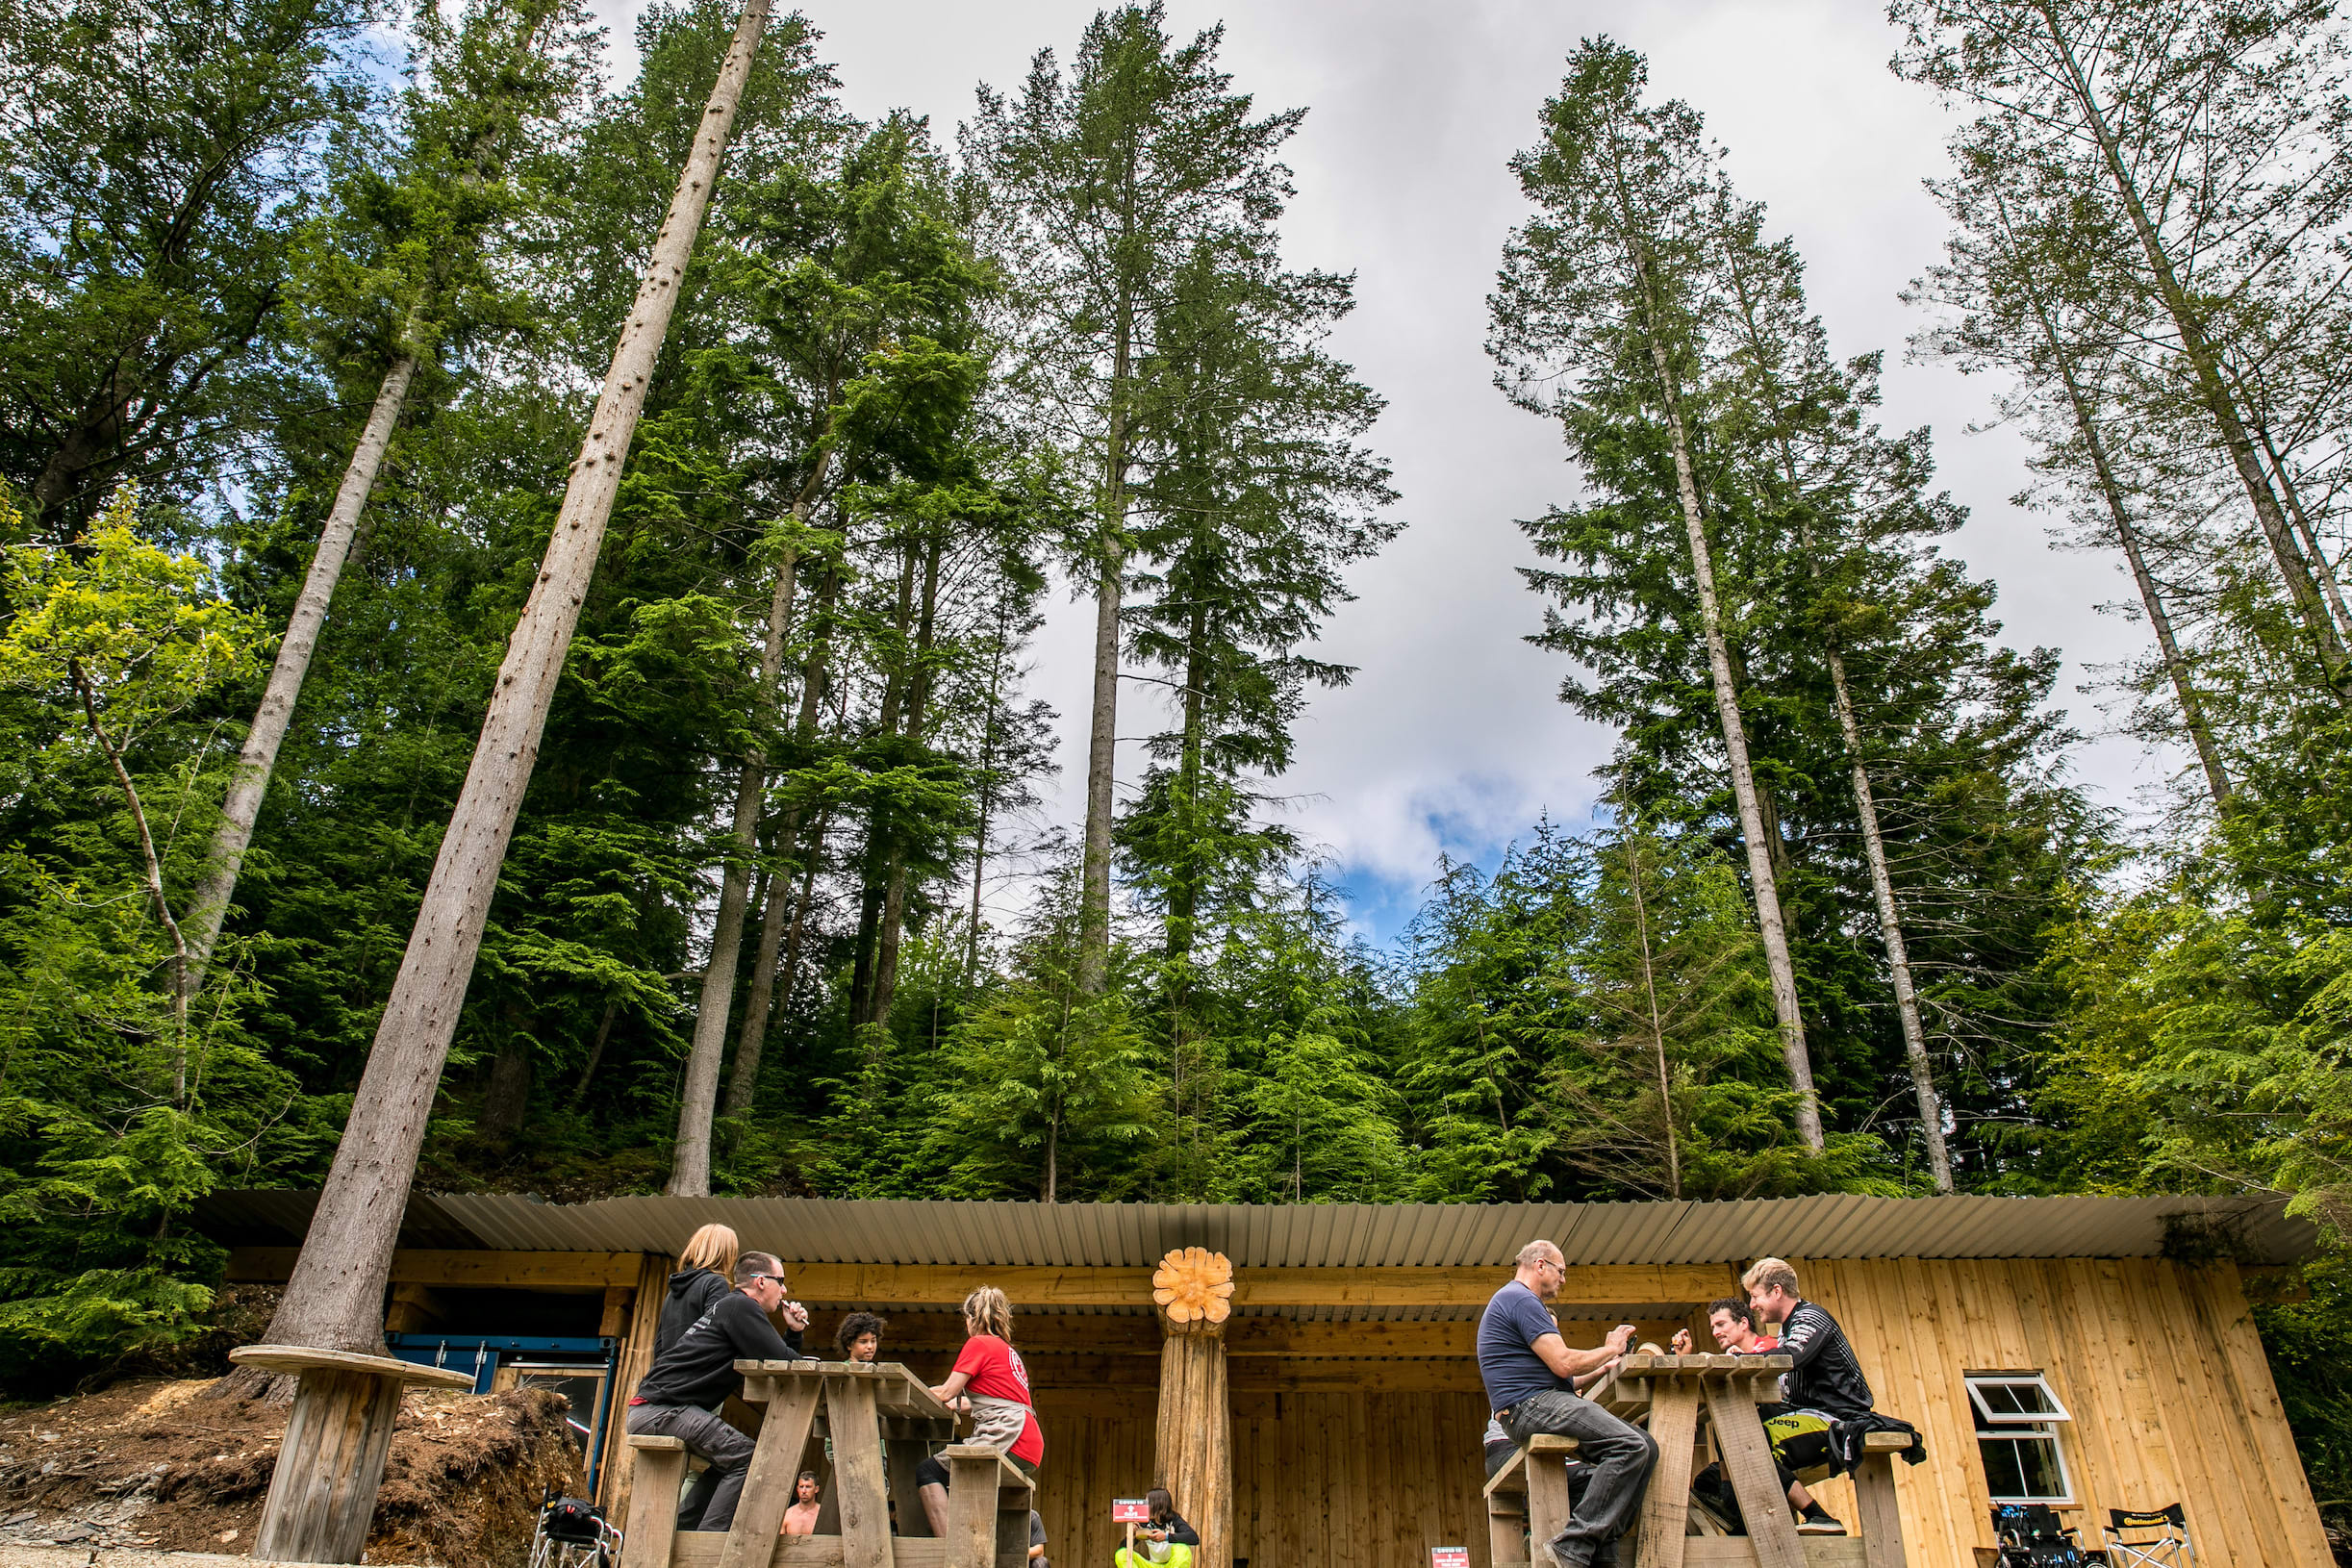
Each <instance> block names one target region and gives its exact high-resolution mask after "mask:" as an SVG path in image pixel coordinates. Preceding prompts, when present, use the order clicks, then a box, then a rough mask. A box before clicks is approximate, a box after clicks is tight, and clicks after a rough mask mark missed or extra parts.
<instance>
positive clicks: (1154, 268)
mask: <svg viewBox="0 0 2352 1568" xmlns="http://www.w3.org/2000/svg"><path fill="white" fill-rule="evenodd" d="M1222 41H1223V30H1222V29H1221V28H1211V29H1208V30H1207V31H1205V32H1202V33H1201V34H1200V35H1198V36H1197V37H1195V38H1193V40H1192V41H1191V42H1190V43H1186V44H1178V43H1176V42H1175V41H1174V40H1173V39H1171V38H1169V36H1168V34H1167V31H1166V13H1165V9H1164V7H1163V6H1162V5H1160V4H1159V3H1158V0H1152V3H1151V4H1148V5H1127V6H1123V7H1121V8H1119V9H1117V10H1115V11H1103V12H1098V13H1096V15H1095V17H1094V20H1093V21H1091V22H1090V23H1088V24H1087V27H1086V30H1085V32H1084V34H1083V35H1082V36H1081V37H1080V38H1079V41H1078V48H1077V53H1076V55H1075V59H1074V60H1073V62H1072V66H1071V70H1070V72H1069V75H1068V77H1067V78H1065V77H1064V75H1063V73H1062V71H1061V69H1060V67H1059V66H1058V65H1057V64H1056V63H1055V61H1054V58H1053V56H1052V53H1051V52H1050V51H1040V52H1039V54H1038V55H1037V57H1036V58H1035V60H1034V61H1033V62H1032V63H1031V65H1030V68H1029V75H1028V80H1027V81H1026V82H1025V83H1024V86H1023V89H1022V92H1021V96H1020V97H1019V99H1018V100H1008V99H1007V98H1005V97H1004V96H1003V95H1001V94H999V93H997V92H995V91H992V90H990V89H982V90H981V94H980V111H979V114H978V116H977V118H976V119H975V120H974V123H973V124H972V125H971V126H970V127H969V128H968V129H967V132H966V141H965V148H964V151H965V158H966V161H967V163H968V164H970V165H971V166H972V168H973V169H974V172H975V173H976V174H977V175H978V176H979V178H980V180H981V181H982V183H983V184H984V187H985V189H986V190H987V193H988V198H989V205H988V208H987V216H988V223H987V228H986V234H987V237H988V243H989V246H990V249H991V250H992V252H993V253H998V254H1000V255H1001V256H1002V258H1003V264H1004V268H1005V271H1006V274H1007V276H1008V277H1010V278H1014V279H1017V280H1019V285H1020V287H1019V292H1018V295H1017V298H1016V301H1015V304H1016V306H1017V308H1018V310H1019V312H1020V317H1019V318H1020V320H1021V321H1022V323H1023V326H1022V330H1021V332H1020V334H1019V337H1018V340H1017V342H1016V344H1015V359H1016V361H1017V363H1016V364H1015V365H1014V366H1013V367H1012V368H1011V371H1010V379H1011V382H1012V385H1013V386H1014V388H1015V389H1016V391H1017V392H1019V393H1020V394H1022V395H1024V396H1025V397H1026V398H1028V399H1029V400H1030V401H1031V403H1032V405H1033V407H1034V409H1035V411H1036V412H1035V413H1034V414H1033V415H1032V416H1031V417H1032V418H1033V419H1034V421H1035V422H1036V424H1037V425H1039V426H1040V427H1042V428H1043V429H1045V430H1046V431H1048V432H1050V437H1051V439H1052V440H1053V441H1054V442H1055V443H1057V444H1058V445H1060V446H1061V447H1062V448H1063V449H1064V450H1065V451H1067V452H1068V453H1070V454H1071V463H1072V466H1073V468H1076V469H1080V470H1084V471H1088V472H1090V473H1092V474H1094V475H1098V476H1099V477H1097V478H1095V479H1094V480H1093V481H1092V484H1091V489H1092V491H1093V496H1094V504H1093V506H1092V507H1091V508H1090V514H1091V515H1090V517H1089V518H1088V519H1087V524H1086V526H1085V527H1084V528H1082V529H1081V530H1079V532H1078V535H1077V537H1076V538H1075V540H1074V541H1073V542H1072V543H1073V550H1074V554H1075V557H1076V558H1077V562H1078V571H1079V573H1080V575H1081V576H1082V577H1090V578H1091V579H1092V587H1093V590H1094V595H1095V646H1094V668H1093V695H1092V702H1091V705H1090V708H1089V713H1088V719H1087V725H1088V743H1087V765H1086V823H1085V831H1084V839H1083V850H1084V854H1083V861H1082V870H1083V877H1082V885H1083V908H1084V911H1085V918H1086V936H1085V941H1084V944H1083V946H1082V957H1083V963H1082V966H1081V971H1080V974H1079V979H1080V981H1081V983H1082V985H1083V986H1084V988H1085V989H1086V991H1087V992H1088V994H1090V995H1096V994H1100V992H1101V991H1102V989H1103V986H1104V983H1105V978H1106V975H1107V967H1106V966H1107V963H1108V955H1109V952H1110V942H1111V859H1112V826H1113V821H1114V816H1115V810H1114V799H1113V791H1112V784H1113V778H1114V770H1113V761H1114V752H1115V749H1116V745H1117V725H1118V708H1119V679H1120V665H1121V655H1122V651H1123V646H1124V639H1125V620H1124V619H1123V615H1122V606H1123V602H1124V598H1125V589H1126V572H1127V570H1128V556H1129V554H1130V553H1131V551H1132V550H1133V549H1134V547H1135V546H1134V541H1133V539H1132V537H1131V535H1130V527H1129V512H1130V510H1131V508H1132V506H1133V500H1134V484H1135V478H1136V474H1137V471H1138V468H1139V467H1140V466H1141V465H1145V464H1148V463H1149V462H1151V450H1152V447H1153V443H1154V442H1155V440H1156V439H1157V438H1158V434H1159V433H1158V432H1157V431H1155V430H1154V429H1152V428H1151V424H1150V415H1149V413H1148V410H1147V401H1148V400H1147V397H1146V395H1145V382H1146V378H1147V375H1148V373H1149V372H1148V371H1147V369H1146V367H1147V364H1148V363H1149V362H1150V361H1151V360H1152V358H1153V357H1154V355H1155V354H1157V353H1159V352H1161V345H1160V344H1158V343H1156V342H1155V341H1154V323H1155V317H1156V314H1157V309H1158V307H1159V306H1160V305H1161V304H1162V303H1163V302H1164V301H1165V299H1166V296H1167V293H1168V291H1169V290H1170V287H1171V284H1172V282H1173V280H1175V279H1176V277H1177V276H1178V275H1179V273H1180V272H1181V271H1182V269H1183V268H1184V266H1186V264H1187V263H1188V262H1190V261H1192V260H1193V259H1194V258H1195V257H1196V256H1197V255H1199V254H1201V253H1202V252H1203V251H1204V250H1205V251H1206V252H1207V253H1208V254H1212V255H1214V254H1216V253H1217V252H1218V250H1219V248H1220V247H1221V246H1224V245H1226V244H1229V243H1232V242H1235V241H1239V242H1240V243H1241V244H1242V246H1243V248H1244V251H1245V253H1246V252H1247V251H1249V250H1251V249H1253V248H1254V247H1253V246H1252V245H1251V243H1250V242H1251V241H1252V240H1255V239H1256V237H1257V236H1258V235H1259V234H1261V233H1262V232H1263V231H1264V230H1265V229H1266V227H1267V226H1268V225H1270V224H1271V223H1272V222H1273V220H1274V218H1275V216H1276V215H1277V214H1278V213H1279V211H1280V207H1281V203H1282V200H1283V198H1284V197H1285V196H1287V195H1288V194H1289V171H1288V170H1287V169H1286V168H1284V167H1283V166H1282V165H1281V164H1279V163H1277V161H1276V154H1277V150H1278V149H1279V148H1280V146H1281V144H1282V143H1283V142H1284V141H1285V140H1287V139H1289V137H1290V135H1291V133H1292V132H1293V131H1295V130H1296V129H1297V128H1298V124H1299V120H1300V117H1301V114H1302V112H1301V111H1297V110H1291V111H1287V112H1284V113H1281V114H1270V115H1267V116H1264V117H1263V118H1252V117H1251V110H1252V103H1251V99H1250V97H1249V95H1248V94H1246V93H1239V92H1235V91H1233V90H1232V84H1231V78H1230V77H1229V76H1227V74H1226V73H1225V72H1223V71H1221V70H1219V69H1218V68H1217V50H1218V48H1219V46H1220V44H1221V43H1222Z"/></svg>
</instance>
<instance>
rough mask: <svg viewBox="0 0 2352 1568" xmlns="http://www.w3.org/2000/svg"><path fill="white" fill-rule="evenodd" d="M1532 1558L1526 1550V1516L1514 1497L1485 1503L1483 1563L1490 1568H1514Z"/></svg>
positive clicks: (1495, 1498) (1489, 1500) (1488, 1500)
mask: <svg viewBox="0 0 2352 1568" xmlns="http://www.w3.org/2000/svg"><path fill="white" fill-rule="evenodd" d="M1531 1555H1532V1554H1531V1553H1530V1550H1529V1546H1528V1516H1527V1512H1526V1510H1525V1508H1524V1507H1523V1506H1522V1505H1521V1504H1520V1502H1519V1500H1518V1499H1517V1498H1515V1497H1490V1498H1488V1499H1487V1500H1486V1560H1487V1561H1488V1562H1489V1563H1490V1564H1492V1565H1493V1568H1513V1565H1515V1564H1519V1563H1524V1562H1527V1561H1528V1560H1529V1559H1530V1556H1531Z"/></svg>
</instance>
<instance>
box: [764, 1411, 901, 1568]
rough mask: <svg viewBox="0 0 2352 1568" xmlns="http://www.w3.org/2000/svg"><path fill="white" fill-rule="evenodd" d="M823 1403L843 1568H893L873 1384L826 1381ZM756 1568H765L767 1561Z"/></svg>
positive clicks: (888, 1506)
mask: <svg viewBox="0 0 2352 1568" xmlns="http://www.w3.org/2000/svg"><path fill="white" fill-rule="evenodd" d="M824 1403H825V1408H826V1410H827V1411H828V1412H829V1413H830V1414H831V1417H832V1422H833V1479H834V1481H835V1483H836V1490H835V1494H834V1501H835V1502H836V1503H837V1504H839V1505H840V1507H841V1553H842V1568H893V1559H892V1556H891V1546H890V1499H889V1497H888V1495H887V1494H886V1492H885V1491H884V1488H883V1484H882V1429H881V1424H880V1421H879V1419H878V1417H877V1414H876V1411H875V1408H874V1397H873V1378H826V1379H825V1380H824ZM772 1539H773V1537H772V1536H771V1541H772ZM722 1568H724V1565H722ZM747 1568H748V1565H747ZM757 1568H767V1565H766V1563H765V1561H763V1562H761V1563H760V1564H758V1565H757Z"/></svg>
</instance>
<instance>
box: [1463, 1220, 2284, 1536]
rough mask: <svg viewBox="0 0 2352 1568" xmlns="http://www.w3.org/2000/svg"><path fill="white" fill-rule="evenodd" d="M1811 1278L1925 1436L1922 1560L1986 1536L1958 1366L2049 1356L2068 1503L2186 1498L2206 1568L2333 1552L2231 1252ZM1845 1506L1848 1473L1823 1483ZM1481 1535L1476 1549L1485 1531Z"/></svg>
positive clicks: (1909, 1506)
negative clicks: (2064, 1413)
mask: <svg viewBox="0 0 2352 1568" xmlns="http://www.w3.org/2000/svg"><path fill="white" fill-rule="evenodd" d="M1797 1272H1798V1275H1799V1277H1801V1278H1802V1279H1803V1281H1804V1284H1805V1294H1806V1295H1807V1296H1808V1297H1810V1298H1812V1299H1813V1300H1816V1301H1818V1302H1821V1304H1822V1305H1824V1306H1826V1307H1828V1308H1829V1309H1830V1311H1831V1312H1833V1313H1834V1314H1835V1315H1836V1317H1837V1319H1838V1321H1839V1322H1840V1323H1841V1324H1843V1325H1844V1326H1845V1328H1846V1331H1847V1334H1848V1336H1849V1337H1850V1338H1851V1339H1852V1340H1853V1342H1854V1348H1855V1351H1856V1353H1857V1354H1858V1355H1859V1356H1860V1358H1861V1362H1862V1370H1863V1371H1864V1373H1866V1374H1867V1375H1868V1377H1869V1378H1870V1384H1871V1389H1872V1391H1873V1392H1874V1393H1875V1394H1876V1395H1877V1397H1878V1406H1879V1408H1880V1409H1881V1410H1884V1411H1885V1412H1887V1413H1888V1414H1891V1415H1899V1416H1902V1417H1903V1418H1904V1419H1906V1420H1908V1421H1909V1422H1911V1423H1912V1424H1913V1425H1915V1426H1916V1427H1918V1428H1919V1429H1920V1430H1921V1431H1922V1432H1923V1433H1924V1434H1925V1435H1926V1438H1927V1445H1928V1461H1927V1463H1925V1464H1923V1465H1918V1466H1915V1467H1914V1466H1910V1465H1906V1464H1902V1463H1899V1462H1898V1463H1897V1464H1896V1466H1895V1490H1896V1493H1897V1495H1898V1497H1899V1498H1900V1499H1901V1503H1902V1510H1903V1524H1904V1537H1905V1541H1906V1544H1907V1545H1908V1546H1909V1553H1910V1559H1911V1561H1913V1562H1914V1563H1923V1564H1929V1565H1942V1564H1953V1565H1956V1568H1967V1565H1968V1564H1969V1562H1970V1561H1971V1553H1970V1548H1972V1547H1976V1546H1989V1545H1991V1544H1992V1531H1991V1527H1990V1525H1989V1523H1988V1521H1987V1519H1986V1510H1987V1508H1988V1507H1989V1505H1990V1502H1991V1499H1990V1496H1989V1494H1988V1492H1987V1490H1986V1487H1985V1472H1984V1468H1983V1466H1982V1465H1981V1464H1980V1463H1979V1461H1978V1458H1977V1447H1976V1424H1975V1420H1974V1417H1973V1414H1972V1412H1971V1409H1970V1406H1969V1404H1968V1395H1967V1390H1966V1387H1965V1386H1964V1384H1963V1383H1962V1380H1961V1378H1962V1375H1963V1374H1964V1373H1967V1372H1971V1371H2002V1370H2016V1371H2026V1370H2033V1371H2038V1372H2041V1373H2044V1374H2045V1375H2047V1376H2048V1378H2049V1379H2050V1386H2051V1387H2052V1388H2054V1389H2055V1390H2057V1392H2058V1397H2059V1399H2060V1400H2061V1402H2062V1403H2063V1404H2065V1406H2066V1408H2067V1410H2068V1412H2069V1413H2070V1414H2071V1415H2072V1416H2073V1418H2074V1419H2073V1420H2071V1421H2069V1422H2064V1423H2061V1424H2060V1426H2059V1442H2060V1444H2061V1447H2062V1449H2063V1450H2064V1454H2065V1459H2066V1466H2067V1472H2068V1475H2069V1477H2070V1479H2072V1482H2073V1486H2074V1500H2075V1503H2076V1505H2077V1506H2076V1507H2075V1508H2073V1509H2069V1510H2066V1519H2067V1522H2068V1523H2070V1524H2073V1525H2075V1526H2077V1527H2079V1528H2080V1529H2081V1530H2082V1531H2083V1538H2084V1544H2085V1545H2086V1546H2095V1545H2097V1544H2098V1525H2099V1524H2100V1523H2101V1522H2103V1521H2104V1519H2105V1518H2106V1510H2107V1509H2109V1508H2153V1507H2161V1506H2162V1505H2164V1504H2167V1503H2173V1502H2178V1503H2181V1504H2183V1505H2186V1506H2187V1508H2188V1525H2189V1530H2190V1533H2191V1534H2192V1535H2193V1536H2194V1538H2195V1540H2196V1543H2197V1558H2198V1562H2199V1564H2200V1568H2267V1565H2269V1564H2274V1563H2276V1564H2284V1563H2289V1562H2292V1563H2314V1564H2318V1563H2325V1562H2327V1561H2329V1560H2330V1556H2329V1553H2328V1549H2327V1543H2326V1538H2325V1536H2324V1535H2323V1534H2322V1533H2321V1530H2320V1528H2319V1517H2318V1510H2317V1509H2316V1508H2315V1507H2314V1505H2313V1502H2312V1493H2311V1486H2310V1484H2309V1482H2308V1481H2307V1480H2306V1479H2305V1478H2304V1475H2303V1468H2302V1464H2301V1462H2300V1461H2299V1460H2298V1459H2297V1458H2296V1456H2295V1451H2294V1440H2293V1437H2292V1436H2291V1434H2289V1431H2288V1429H2287V1421H2286V1416H2285V1413H2284V1412H2283V1411H2282V1410H2281V1408H2280V1406H2279V1400H2278V1391H2277V1388H2276V1387H2275V1385H2273V1383H2272V1382H2271V1379H2270V1369H2269V1366H2268V1363H2267V1362H2266V1361H2265V1360H2264V1359H2263V1351H2262V1345H2261V1342H2260V1341H2259V1339H2258V1338H2257V1337H2256V1335H2255V1331H2254V1324H2253V1320H2252V1318H2251V1316H2250V1315H2249V1314H2248V1312H2247V1310H2246V1301H2245V1295H2244V1293H2243V1291H2242V1290H2241V1288H2240V1286H2239V1283H2238V1269H2237V1266H2236V1265H2235V1264H2231V1263H2222V1264H2218V1265H2215V1266H2212V1267H2200V1268H2190V1267H2188V1266H2185V1265H2182V1264H2177V1263H2171V1262H2166V1261H2163V1260H2162V1259H2153V1258H2123V1259H2112V1258H2051V1259H2040V1258H2012V1259H1980V1260H1922V1259H1917V1258H1899V1259H1881V1260H1874V1261H1868V1262H1853V1261H1848V1262H1809V1263H1808V1262H1800V1263H1799V1264H1798V1265H1797ZM1817 1490H1819V1491H1820V1492H1821V1493H1822V1496H1823V1502H1824V1503H1825V1504H1826V1505H1828V1506H1829V1508H1830V1510H1831V1511H1832V1512H1834V1513H1835V1514H1837V1515H1838V1517H1840V1518H1842V1519H1848V1520H1851V1519H1852V1518H1853V1517H1854V1515H1853V1512H1852V1510H1853V1506H1854V1496H1853V1488H1852V1486H1851V1484H1850V1483H1849V1482H1847V1481H1844V1480H1834V1481H1829V1482H1825V1483H1823V1485H1822V1486H1821V1487H1819V1488H1817ZM1474 1550H1475V1548H1474Z"/></svg>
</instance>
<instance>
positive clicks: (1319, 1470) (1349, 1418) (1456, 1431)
mask: <svg viewBox="0 0 2352 1568" xmlns="http://www.w3.org/2000/svg"><path fill="white" fill-rule="evenodd" d="M1485 1427H1486V1401H1485V1399H1484V1397H1483V1396H1481V1395H1478V1394H1372V1395H1362V1394H1250V1393H1244V1394H1237V1395H1236V1396H1234V1400H1233V1555H1234V1556H1236V1557H1247V1558H1249V1559H1250V1568H1294V1565H1298V1564H1314V1563H1344V1564H1347V1565H1348V1568H1422V1565H1425V1564H1427V1563H1428V1561H1429V1548H1430V1547H1432V1546H1466V1547H1468V1548H1469V1549H1470V1560H1471V1562H1472V1564H1473V1565H1474V1568H1489V1565H1488V1563H1487V1550H1486V1511H1485V1505H1484V1502H1483V1500H1482V1499H1481V1497H1480V1495H1479V1494H1480V1488H1481V1487H1482V1486H1483V1485H1484V1484H1485V1479H1486V1478H1485V1469H1484V1465H1483V1463H1482V1454H1481V1451H1480V1449H1479V1434H1480V1433H1481V1432H1483V1431H1484V1429H1485ZM1180 1501H1181V1500H1179V1502H1180ZM1107 1556H1108V1554H1107V1553H1105V1554H1104V1555H1103V1558H1102V1559H1097V1560H1107Z"/></svg>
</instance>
